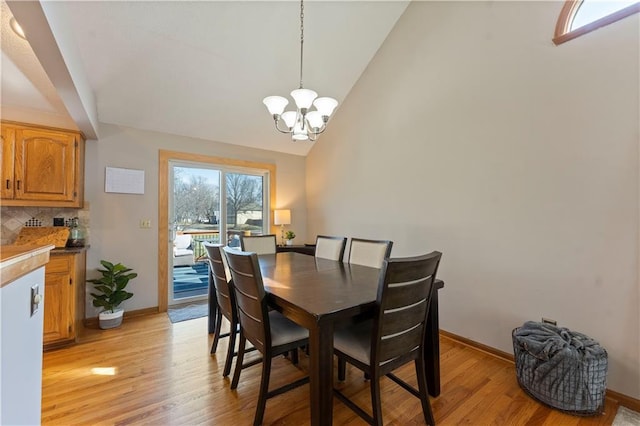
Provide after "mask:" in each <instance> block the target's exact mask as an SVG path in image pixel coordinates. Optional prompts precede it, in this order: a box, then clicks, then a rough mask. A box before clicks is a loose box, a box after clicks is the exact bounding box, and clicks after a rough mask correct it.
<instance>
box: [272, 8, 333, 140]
mask: <svg viewBox="0 0 640 426" xmlns="http://www.w3.org/2000/svg"><path fill="white" fill-rule="evenodd" d="M303 57H304V0H301V1H300V87H299V88H298V89H296V90H294V91H292V92H291V97H292V98H293V100H294V101H295V103H296V110H295V111H286V112H284V109H285V107H286V106H287V105H288V104H289V101H288V100H287V98H284V97H282V96H267V97H266V98H264V99H263V100H262V102H263V103H264V104H265V105H266V107H267V109H268V110H269V113H270V114H271V115H272V116H273V120H274V122H275V126H276V129H277V130H278V131H279V132H281V133H290V134H291V138H292V139H293V140H294V141H306V140H310V141H312V142H313V141H315V140H316V139H317V137H318V135H319V134H320V133H322V132H324V131H325V129H326V128H327V122H328V121H329V117H330V116H331V114H332V113H333V110H334V109H335V108H336V107H337V106H338V101H336V100H335V99H333V98H327V97H322V98H318V94H317V93H316V92H314V91H313V90H309V89H305V88H303V87H302V60H303ZM312 105H313V106H314V107H315V110H310V108H311V106H312ZM281 123H284V126H285V128H284V129H283V128H281Z"/></svg>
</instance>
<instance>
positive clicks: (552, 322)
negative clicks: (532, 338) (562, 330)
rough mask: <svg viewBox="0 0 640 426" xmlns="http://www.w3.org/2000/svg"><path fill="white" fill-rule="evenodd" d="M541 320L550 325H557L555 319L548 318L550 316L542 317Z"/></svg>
mask: <svg viewBox="0 0 640 426" xmlns="http://www.w3.org/2000/svg"><path fill="white" fill-rule="evenodd" d="M542 322H543V324H551V325H556V326H557V325H558V322H557V321H556V320H554V319H550V318H545V317H542Z"/></svg>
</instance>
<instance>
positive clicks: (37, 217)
mask: <svg viewBox="0 0 640 426" xmlns="http://www.w3.org/2000/svg"><path fill="white" fill-rule="evenodd" d="M54 217H56V218H57V217H59V218H64V220H65V223H68V220H69V219H71V218H72V217H77V218H78V219H79V222H80V225H82V226H84V228H85V230H86V236H85V238H86V239H87V244H88V239H89V235H90V228H91V227H90V224H89V203H87V202H85V206H84V208H82V209H69V208H58V207H8V206H1V207H0V244H2V245H6V244H13V242H14V241H15V240H16V238H17V237H18V233H19V232H20V229H22V227H23V226H26V225H34V224H35V225H36V226H38V225H40V226H53V218H54Z"/></svg>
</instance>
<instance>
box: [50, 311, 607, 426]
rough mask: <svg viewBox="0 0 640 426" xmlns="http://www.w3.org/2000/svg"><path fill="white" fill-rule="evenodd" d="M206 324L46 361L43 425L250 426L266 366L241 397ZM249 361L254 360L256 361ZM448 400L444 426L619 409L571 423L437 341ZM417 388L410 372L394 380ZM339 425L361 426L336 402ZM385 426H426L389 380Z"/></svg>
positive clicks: (289, 421)
mask: <svg viewBox="0 0 640 426" xmlns="http://www.w3.org/2000/svg"><path fill="white" fill-rule="evenodd" d="M211 340H212V337H211V336H209V335H208V334H207V319H206V318H200V319H196V320H191V321H185V322H181V323H176V324H171V323H170V322H169V319H168V317H167V316H166V314H154V315H147V316H143V317H133V318H127V319H125V321H124V323H123V325H122V327H121V328H119V329H115V330H94V329H90V330H85V332H84V335H83V337H82V343H81V344H78V345H75V346H73V347H69V348H65V349H60V350H56V351H51V352H46V353H45V354H44V361H43V383H42V385H43V391H42V424H44V425H128V424H149V425H237V426H240V425H245V424H246V425H248V424H252V422H253V416H254V411H255V400H256V398H257V392H258V384H259V381H260V366H259V365H256V366H254V367H251V368H249V369H246V370H243V372H242V376H241V379H240V385H239V387H238V389H237V390H236V391H230V390H229V383H230V381H229V379H223V378H222V368H223V366H224V356H225V354H226V345H227V340H228V339H221V340H220V344H219V347H218V353H217V354H216V355H215V356H210V355H209V348H210V344H211ZM254 354H255V352H254V353H252V354H251V356H257V355H254ZM441 362H442V364H441V373H442V374H441V379H442V393H441V395H440V396H439V397H438V398H434V399H432V400H431V404H432V407H433V410H434V416H435V419H436V422H437V423H438V425H460V424H464V425H474V426H476V425H478V426H482V425H509V426H511V425H527V426H536V425H545V426H557V425H567V426H586V425H610V424H611V423H612V421H613V418H614V417H615V414H616V410H617V403H616V402H614V401H611V400H607V402H606V406H605V413H604V414H603V415H599V416H596V417H575V416H570V415H567V414H563V413H561V412H559V411H556V410H552V409H549V408H547V407H545V406H543V405H541V404H539V403H537V402H535V401H534V400H532V399H531V398H529V397H528V396H527V395H525V394H524V392H522V390H521V389H520V388H519V387H518V384H517V382H516V379H515V371H514V366H513V364H512V363H510V362H508V361H505V360H502V359H498V358H496V357H494V356H492V355H489V354H486V353H484V352H481V351H479V350H476V349H473V348H471V347H468V346H466V345H463V344H461V343H458V342H456V341H453V340H451V339H449V338H446V337H441ZM307 365H308V358H307V357H306V356H305V355H304V354H301V356H300V364H299V365H298V366H297V367H296V366H293V365H292V364H291V363H290V362H289V361H288V360H286V359H284V358H283V357H278V358H276V359H275V360H274V363H273V372H272V376H271V377H272V380H271V388H274V387H277V386H279V385H282V384H285V383H287V382H289V381H293V380H295V379H296V378H299V377H303V376H304V375H305V374H306V373H305V369H306V367H307ZM398 372H399V374H398V375H399V376H400V377H402V378H404V379H407V380H408V381H409V382H411V383H412V384H414V385H415V378H414V377H415V373H414V369H413V366H412V364H408V365H407V366H405V367H403V368H402V369H400V370H398ZM337 386H338V387H340V388H341V389H342V391H343V392H344V393H345V394H346V395H348V396H350V397H351V398H354V399H355V400H356V401H357V402H358V404H360V405H361V406H363V407H364V408H365V409H366V410H370V406H371V405H370V399H369V386H368V382H365V381H364V380H363V377H362V374H361V373H360V372H359V371H357V370H355V369H353V370H352V369H348V370H347V380H346V381H345V383H341V384H337ZM308 400H309V387H308V385H307V386H303V387H300V388H297V389H295V390H293V391H290V392H287V393H286V394H284V395H280V396H278V397H275V398H273V399H270V400H269V401H267V408H266V413H265V418H264V424H266V425H303V424H308V423H309V408H308ZM333 410H334V424H335V425H362V424H364V422H363V421H362V420H361V419H360V418H359V417H357V416H356V415H355V414H354V413H353V412H352V411H351V410H349V409H348V408H347V407H345V406H344V405H343V404H342V403H340V402H339V401H338V400H335V399H334V405H333ZM382 411H383V413H384V419H385V424H387V425H413V424H424V422H423V417H422V413H421V408H420V402H419V400H418V399H417V398H414V397H413V396H411V395H410V394H409V393H407V392H406V391H404V390H403V389H401V388H400V387H398V386H397V385H396V384H395V383H393V382H391V381H390V380H388V379H383V383H382Z"/></svg>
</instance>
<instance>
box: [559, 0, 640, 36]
mask: <svg viewBox="0 0 640 426" xmlns="http://www.w3.org/2000/svg"><path fill="white" fill-rule="evenodd" d="M635 3H638V2H637V1H602V0H584V1H583V2H582V4H581V5H580V7H579V8H578V10H577V11H576V14H575V16H574V18H573V21H572V22H571V30H575V29H576V28H580V27H583V26H585V25H587V24H590V23H592V22H594V21H597V20H598V19H600V18H604V17H605V16H608V15H611V14H612V13H614V12H617V11H619V10H622V9H624V8H625V7H628V6H631V5H632V4H635Z"/></svg>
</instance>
